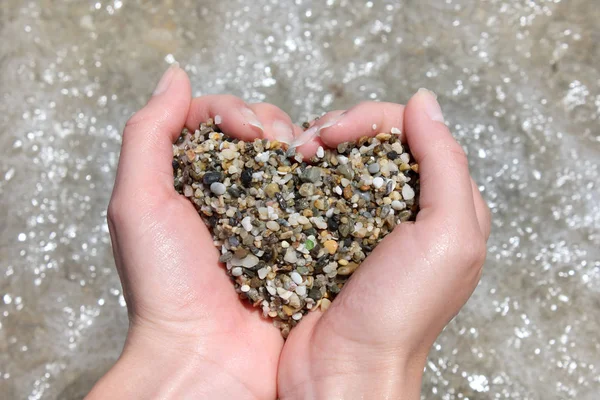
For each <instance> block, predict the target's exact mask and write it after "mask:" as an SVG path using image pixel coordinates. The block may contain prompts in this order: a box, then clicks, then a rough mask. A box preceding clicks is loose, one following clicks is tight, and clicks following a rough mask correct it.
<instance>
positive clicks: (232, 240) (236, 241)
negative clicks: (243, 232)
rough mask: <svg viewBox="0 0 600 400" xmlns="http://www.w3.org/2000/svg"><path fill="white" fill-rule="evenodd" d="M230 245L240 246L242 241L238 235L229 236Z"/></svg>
mask: <svg viewBox="0 0 600 400" xmlns="http://www.w3.org/2000/svg"><path fill="white" fill-rule="evenodd" d="M228 240H229V245H230V246H232V247H238V246H239V245H240V241H239V239H238V238H237V237H236V236H230V237H229V239H228Z"/></svg>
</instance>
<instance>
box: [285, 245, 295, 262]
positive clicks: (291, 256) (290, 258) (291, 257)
mask: <svg viewBox="0 0 600 400" xmlns="http://www.w3.org/2000/svg"><path fill="white" fill-rule="evenodd" d="M283 260H284V261H285V262H287V263H290V264H295V263H296V262H297V261H298V256H297V255H296V250H294V248H293V247H288V248H287V250H286V252H285V256H284V257H283Z"/></svg>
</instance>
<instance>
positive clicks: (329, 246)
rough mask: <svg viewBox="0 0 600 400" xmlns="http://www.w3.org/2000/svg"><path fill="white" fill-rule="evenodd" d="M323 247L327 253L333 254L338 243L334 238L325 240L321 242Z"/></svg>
mask: <svg viewBox="0 0 600 400" xmlns="http://www.w3.org/2000/svg"><path fill="white" fill-rule="evenodd" d="M323 247H324V248H325V250H327V252H328V253H329V254H335V252H336V251H337V249H338V243H337V242H336V241H335V240H327V241H325V243H323Z"/></svg>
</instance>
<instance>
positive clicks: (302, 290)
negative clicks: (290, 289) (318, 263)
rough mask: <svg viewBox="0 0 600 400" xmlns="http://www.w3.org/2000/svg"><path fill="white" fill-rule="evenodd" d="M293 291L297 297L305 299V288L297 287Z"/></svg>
mask: <svg viewBox="0 0 600 400" xmlns="http://www.w3.org/2000/svg"><path fill="white" fill-rule="evenodd" d="M295 290H296V294H297V295H298V296H300V297H306V286H298V287H297V288H296V289H295Z"/></svg>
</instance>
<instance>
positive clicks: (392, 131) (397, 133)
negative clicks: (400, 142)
mask: <svg viewBox="0 0 600 400" xmlns="http://www.w3.org/2000/svg"><path fill="white" fill-rule="evenodd" d="M390 132H391V133H392V134H393V135H400V134H401V133H402V131H401V130H400V129H398V128H396V127H395V126H394V127H392V129H391V130H390Z"/></svg>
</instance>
